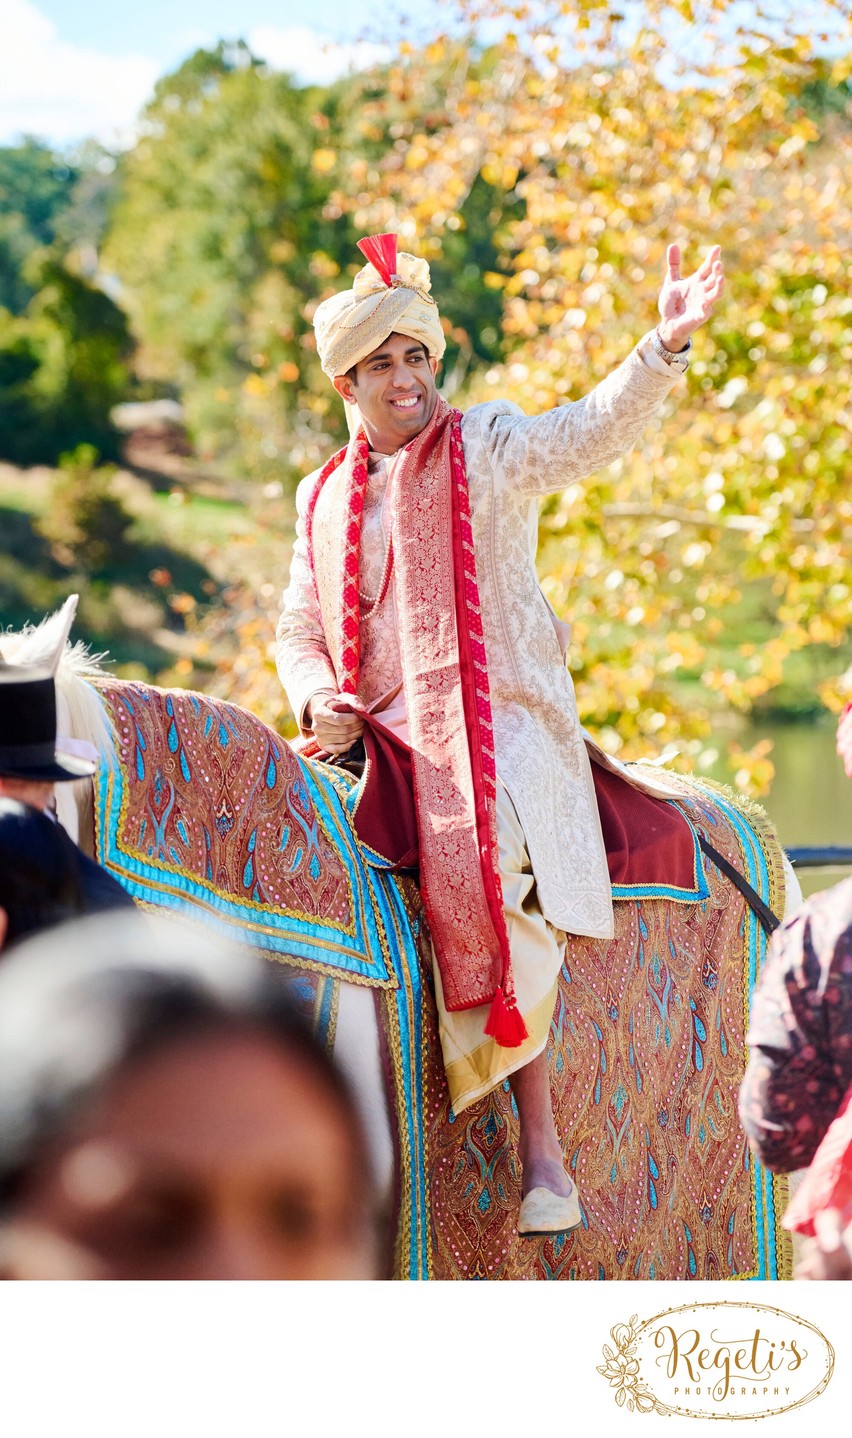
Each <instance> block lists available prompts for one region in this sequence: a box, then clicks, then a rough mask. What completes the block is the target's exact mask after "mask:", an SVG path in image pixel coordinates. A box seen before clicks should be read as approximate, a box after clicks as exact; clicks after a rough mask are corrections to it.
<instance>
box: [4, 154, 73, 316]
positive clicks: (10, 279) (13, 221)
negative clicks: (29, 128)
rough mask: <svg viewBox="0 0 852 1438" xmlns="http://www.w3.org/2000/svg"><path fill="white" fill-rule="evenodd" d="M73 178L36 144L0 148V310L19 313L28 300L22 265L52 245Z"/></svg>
mask: <svg viewBox="0 0 852 1438" xmlns="http://www.w3.org/2000/svg"><path fill="white" fill-rule="evenodd" d="M77 178H78V171H77V170H76V168H75V167H74V166H72V165H69V164H67V163H66V162H65V161H64V160H63V159H61V158H60V157H59V156H57V155H56V154H54V152H53V151H52V150H50V149H49V148H48V147H47V146H46V145H43V144H41V142H40V141H38V140H34V139H32V138H28V139H26V140H24V141H23V142H22V143H21V144H20V145H13V146H8V147H6V148H0V308H4V309H7V310H10V311H11V312H12V313H13V314H20V313H21V312H22V310H24V309H25V307H26V305H27V304H28V302H29V300H30V299H31V298H32V295H33V291H32V288H31V286H30V285H29V284H28V283H27V282H26V279H25V277H24V274H23V269H24V266H25V264H26V262H27V260H28V258H29V256H30V255H31V254H32V253H33V251H34V250H35V249H37V248H39V247H41V246H46V245H51V244H53V242H54V240H55V239H56V225H57V220H58V217H59V216H60V215H61V213H62V211H63V210H64V209H65V208H66V206H67V205H68V203H69V200H70V197H71V194H72V192H73V189H74V185H75V184H76V181H77Z"/></svg>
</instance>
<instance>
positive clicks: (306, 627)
mask: <svg viewBox="0 0 852 1438" xmlns="http://www.w3.org/2000/svg"><path fill="white" fill-rule="evenodd" d="M313 478H314V476H309V477H308V479H306V480H303V481H302V483H301V484H300V485H299V488H298V490H297V492H296V511H297V516H298V518H297V520H296V543H295V546H294V548H293V558H292V561H291V564H290V584H289V586H288V588H287V589H285V591H284V597H283V600H282V606H281V617H280V618H279V620H278V627H277V629H276V633H275V638H276V650H275V663H276V667H277V669H278V675H279V678H280V680H281V683H282V684H283V685H284V690H285V692H286V694H287V698H288V700H289V703H290V708H291V709H292V710H293V713H294V715H295V716H296V720H297V722H298V725H299V728H300V730H301V732H302V733H303V734H308V733H310V729H309V728H308V726H307V725H306V724H305V722H304V717H305V708H306V706H307V704H308V701H309V700H310V699H311V697H312V696H313V695H314V694H316V693H317V691H318V690H320V689H330V690H332V691H333V692H334V693H337V689H338V684H337V679H336V677H335V673H334V666H333V665H332V662H331V658H330V655H329V652H328V645H327V643H326V638H325V630H324V628H323V623H322V616H321V614H320V607H319V600H318V599H317V592H316V586H315V584H314V580H313V576H312V574H311V569H310V563H309V559H308V544H307V539H306V533H305V511H306V508H307V502H308V498H309V496H310V492H311V490H310V486H311V483H312V481H313Z"/></svg>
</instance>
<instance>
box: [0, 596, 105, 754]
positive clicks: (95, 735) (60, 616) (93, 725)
mask: <svg viewBox="0 0 852 1438" xmlns="http://www.w3.org/2000/svg"><path fill="white" fill-rule="evenodd" d="M77 599H78V596H77V595H76V594H71V595H69V597H68V598H67V599H66V601H65V603H64V604H63V606H62V608H61V609H58V610H57V611H56V613H55V614H49V615H48V616H47V618H46V619H43V620H42V621H41V623H40V624H26V625H25V626H24V628H23V629H21V630H20V631H19V632H18V633H13V632H12V631H6V632H5V633H0V662H2V663H3V664H8V665H10V666H11V667H13V668H14V667H17V666H19V665H20V666H21V667H26V668H34V669H41V670H46V671H47V672H48V673H50V674H52V675H53V677H54V679H55V681H56V704H57V728H58V730H59V732H60V734H63V735H66V736H67V737H69V738H72V739H88V740H89V742H90V743H92V744H94V745H95V746H96V748H97V749H98V750H99V751H100V752H101V753H103V752H105V751H106V750H107V749H108V748H109V747H110V746H111V744H112V736H111V734H110V730H109V724H108V722H107V719H106V715H105V713H104V708H103V705H102V704H101V701H100V698H99V697H98V694H97V692H96V691H95V690H94V689H93V688H92V686H91V684H87V683H86V680H87V679H96V678H98V676H99V675H104V674H105V673H106V670H105V669H104V667H103V662H102V661H103V660H104V659H106V657H107V656H106V653H101V654H93V653H92V652H91V650H90V649H89V646H88V645H87V644H84V643H83V642H82V641H81V640H79V639H78V640H76V641H75V642H74V643H72V642H71V640H70V639H69V638H68V635H69V633H70V630H71V625H72V624H73V622H74V617H75V615H76V613H77Z"/></svg>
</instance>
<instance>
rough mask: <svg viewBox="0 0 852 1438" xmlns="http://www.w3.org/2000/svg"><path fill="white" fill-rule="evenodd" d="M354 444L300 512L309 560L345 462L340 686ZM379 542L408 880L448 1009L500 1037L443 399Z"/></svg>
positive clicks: (496, 894) (354, 548) (492, 842)
mask: <svg viewBox="0 0 852 1438" xmlns="http://www.w3.org/2000/svg"><path fill="white" fill-rule="evenodd" d="M368 456H369V446H368V443H367V439H366V435H365V434H364V431H363V430H361V431H360V432H359V433H358V435H357V436H356V437H355V438H354V439H353V440H352V441H351V442H350V444H349V446H348V448H347V449H343V450H340V451H339V453H337V454H336V455H334V456H333V458H332V459H331V460H330V461H329V462H328V464H327V465H326V466H325V468H324V469H323V471H322V473H321V475H320V478H319V482H318V483H317V485H316V487H315V489H314V492H313V495H312V497H311V502H310V505H309V508H308V513H307V516H306V532H307V543H308V552H309V555H310V563H311V566H312V568H313V547H312V534H313V517H314V511H315V508H316V502H317V499H318V497H319V495H320V493H321V491H322V487H323V485H324V484H325V482H326V480H327V479H328V477H329V475H331V474H333V473H334V471H335V470H336V469H337V467H338V466H339V465H340V464H342V463H343V462H344V461H345V462H346V465H347V472H346V477H345V485H346V491H345V497H346V503H345V513H346V521H345V523H346V529H345V534H344V546H343V573H342V575H341V601H342V602H341V606H340V636H339V637H340V670H341V672H340V673H339V674H338V682H339V684H340V689H341V692H342V693H344V694H352V695H353V696H354V695H356V694H357V690H358V677H359V669H360V621H361V612H360V599H359V596H358V576H359V569H360V545H361V520H362V516H363V512H364V496H365V491H366V486H367V473H368ZM391 542H392V545H393V555H392V563H393V567H394V570H395V579H396V599H397V607H398V612H399V622H400V648H401V655H402V678H403V688H404V692H405V699H406V708H407V711H408V720H409V728H410V731H411V739H412V771H413V784H414V797H415V804H416V809H417V826H418V837H419V847H420V888H421V893H422V896H423V903H424V907H425V909H426V916H427V918H428V920H429V927H430V930H431V935H432V942H433V944H434V948H435V953H436V956H437V960H438V965H439V968H440V971H441V980H442V983H443V988H444V999H445V1002H446V1005H447V1008H448V1009H449V1010H451V1011H456V1010H460V1009H469V1008H476V1007H478V1006H479V1005H481V1004H486V1003H487V1004H490V1005H491V1008H490V1012H489V1015H488V1020H487V1022H486V1025H485V1032H486V1033H487V1034H489V1035H491V1036H492V1037H493V1038H494V1039H495V1040H496V1041H497V1043H499V1044H500V1045H501V1046H503V1047H506V1048H513V1047H517V1046H518V1045H519V1044H521V1043H522V1042H523V1041H524V1039H525V1038H526V1037H527V1030H526V1026H525V1024H524V1021H523V1018H522V1016H521V1014H520V1012H519V1010H518V1008H517V1004H516V1002H515V996H514V988H513V984H512V969H511V960H510V955H509V940H508V935H507V932H506V923H505V919H504V916H503V896H502V891H501V887H500V873H499V867H498V851H497V802H496V799H497V771H496V767H495V758H494V733H493V726H492V719H491V700H490V691H489V685H488V667H487V659H486V653H485V642H484V637H483V629H482V614H481V607H480V602H479V586H478V584H477V578H476V563H475V556H474V548H473V532H472V529H471V521H470V502H469V498H468V486H467V474H466V471H465V462H464V450H463V447H462V438H461V413H460V412H459V411H458V410H454V409H451V408H450V406H449V405H448V404H446V403H445V402H444V401H443V400H440V399H439V401H438V404H437V406H436V409H435V413H434V414H433V416H432V418H431V420H430V421H429V423H428V424H427V425H426V427H425V428H424V429H423V430H422V431H421V433H420V434H419V435H418V436H417V438H416V439H414V440H413V441H412V442H411V443H410V444H409V445H407V446H406V452H405V455H404V458H403V459H402V461H401V464H400V469H399V472H398V476H397V487H396V506H395V513H394V516H393V527H392V535H391ZM389 569H390V566H389ZM388 572H389V571H388ZM315 582H316V580H315Z"/></svg>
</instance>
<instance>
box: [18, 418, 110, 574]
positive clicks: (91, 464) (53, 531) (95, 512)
mask: <svg viewBox="0 0 852 1438" xmlns="http://www.w3.org/2000/svg"><path fill="white" fill-rule="evenodd" d="M98 458H99V456H98V452H97V450H96V449H95V447H94V445H91V444H80V445H78V446H77V448H76V449H74V450H72V451H71V452H70V453H69V454H63V455H62V456H61V458H60V461H59V471H58V473H57V476H56V479H55V481H54V485H53V493H52V495H51V498H50V503H49V506H48V508H47V510H46V511H45V513H44V514H43V515H42V516H41V518H40V519H39V521H38V523H37V525H36V528H37V530H38V531H39V533H40V534H41V535H42V536H43V537H44V538H45V539H46V540H47V541H48V543H49V544H50V545H51V547H52V549H53V552H54V554H55V555H56V557H57V558H58V559H60V560H61V561H62V562H63V563H65V564H69V565H70V564H73V565H75V566H77V567H79V568H81V569H82V570H83V571H84V572H85V573H87V574H88V575H90V576H93V577H96V576H97V575H98V574H99V573H100V572H101V571H102V570H103V569H105V568H106V566H107V565H112V566H115V565H116V564H120V563H121V560H122V556H123V555H124V554H125V553H126V550H127V533H128V530H129V529H130V526H131V525H132V523H133V518H132V516H131V515H130V514H128V512H127V510H126V509H125V507H124V505H123V504H122V502H121V500H120V499H119V498H118V496H117V495H116V494H115V493H114V490H113V481H114V479H115V469H114V467H113V466H112V465H101V466H98Z"/></svg>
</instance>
